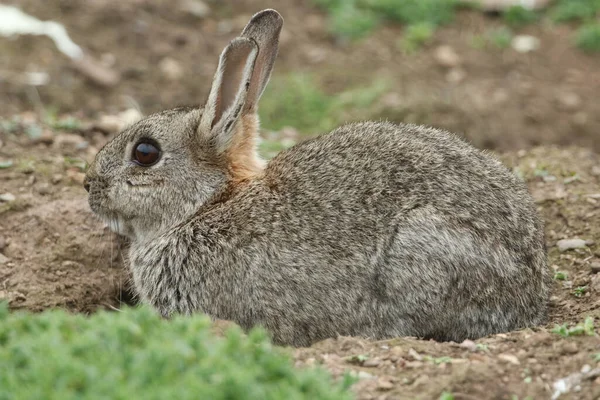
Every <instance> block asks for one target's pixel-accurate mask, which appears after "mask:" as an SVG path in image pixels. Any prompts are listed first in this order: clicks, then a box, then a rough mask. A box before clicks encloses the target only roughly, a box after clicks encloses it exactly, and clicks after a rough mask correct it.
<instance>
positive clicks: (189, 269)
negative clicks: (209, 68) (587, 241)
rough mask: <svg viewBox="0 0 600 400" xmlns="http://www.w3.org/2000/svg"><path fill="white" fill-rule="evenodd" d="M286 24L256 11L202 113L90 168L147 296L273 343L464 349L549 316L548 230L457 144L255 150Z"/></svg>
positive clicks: (369, 136)
mask: <svg viewBox="0 0 600 400" xmlns="http://www.w3.org/2000/svg"><path fill="white" fill-rule="evenodd" d="M282 26H283V19H282V17H281V16H280V15H279V13H277V12H276V11H274V10H264V11H261V12H259V13H257V14H255V15H254V16H253V17H252V18H251V20H250V22H249V23H248V25H247V26H246V27H245V28H244V30H243V32H242V34H241V36H239V37H237V38H235V39H233V40H232V41H231V42H230V44H229V45H228V46H227V47H226V48H225V49H224V51H223V52H222V54H221V56H220V59H219V65H218V68H217V72H216V74H215V76H214V81H213V84H212V88H211V90H210V93H209V95H208V100H207V102H206V104H205V106H204V107H180V108H176V109H172V110H168V111H163V112H159V113H157V114H153V115H150V116H148V117H146V118H145V119H142V120H141V121H139V122H137V123H135V124H134V125H132V126H130V127H128V128H126V129H124V130H123V131H122V132H121V133H119V134H118V135H117V136H116V137H115V138H114V139H113V140H112V141H110V142H109V143H108V144H106V145H105V147H103V148H102V149H101V150H100V151H99V152H98V154H97V156H96V158H95V159H94V161H93V162H92V163H91V164H90V166H89V168H88V171H87V173H86V177H85V181H84V187H85V189H86V190H87V191H88V192H89V204H90V207H91V209H92V210H93V212H94V213H95V214H96V215H97V216H98V217H99V218H101V219H102V220H104V221H105V222H106V223H107V224H108V225H109V226H110V227H111V229H112V230H113V231H115V232H117V233H119V234H121V235H124V236H126V237H128V238H129V240H130V249H129V255H128V257H127V258H128V260H127V262H128V264H129V265H128V267H129V268H130V270H131V272H132V276H133V283H134V286H135V290H136V292H137V293H138V295H139V297H140V299H141V300H142V301H143V302H144V303H147V304H150V305H151V306H152V307H154V308H155V309H156V310H157V311H158V312H159V313H160V314H161V315H162V316H164V317H165V318H169V317H170V316H172V315H174V314H183V315H190V314H193V313H204V314H208V315H209V316H210V317H212V318H214V319H220V320H228V321H233V322H235V323H236V324H238V325H240V326H241V327H242V328H243V329H245V330H248V329H251V328H252V327H255V326H261V327H263V328H264V329H265V330H266V331H267V332H268V333H269V334H270V336H271V338H272V340H273V342H274V343H275V344H278V345H284V346H295V347H299V346H309V345H311V344H313V343H315V342H317V341H320V340H324V339H326V338H335V337H338V336H357V337H364V338H370V339H377V340H379V339H386V338H394V337H402V336H411V337H419V338H423V339H434V340H438V341H454V342H461V341H463V340H465V339H475V338H479V337H483V336H486V335H489V334H494V333H499V332H506V331H510V330H515V329H520V328H526V327H533V326H536V325H539V324H543V323H544V321H546V318H547V302H548V296H549V287H550V282H549V269H548V268H547V259H546V247H545V240H544V233H543V224H542V221H541V220H540V218H539V216H538V215H537V212H536V208H535V205H534V202H533V201H532V198H531V196H530V194H529V192H528V190H527V187H526V185H525V183H524V182H523V181H522V180H520V179H519V178H517V177H516V176H515V175H514V174H513V173H512V172H511V171H510V170H509V169H508V168H506V167H505V166H504V165H503V164H501V163H500V162H499V161H497V160H496V159H495V158H493V157H492V156H491V155H489V154H487V153H484V152H482V151H480V150H478V149H476V148H474V147H473V146H471V145H470V144H468V143H467V142H466V141H465V140H463V139H462V138H459V137H458V136H456V135H454V134H451V133H448V132H445V131H443V130H439V129H434V128H430V127H424V126H417V125H411V124H393V123H389V122H359V123H349V124H346V125H343V126H341V127H339V128H337V129H335V130H333V131H332V132H330V133H327V134H323V135H321V136H319V137H316V138H313V139H309V140H306V141H304V142H301V143H299V144H297V145H295V146H293V147H291V148H290V149H287V150H284V151H282V152H281V153H279V154H278V155H277V156H275V157H274V158H273V159H272V160H270V161H269V162H268V163H267V162H265V161H263V160H262V159H261V158H260V157H259V155H258V154H257V141H258V139H259V138H258V129H259V121H258V117H257V106H258V101H259V98H260V97H261V94H262V93H263V90H264V89H265V86H266V84H267V82H268V80H269V77H270V75H271V70H272V69H273V64H274V61H275V58H276V55H277V51H278V41H279V34H280V31H281V29H282Z"/></svg>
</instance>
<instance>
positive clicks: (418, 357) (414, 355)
mask: <svg viewBox="0 0 600 400" xmlns="http://www.w3.org/2000/svg"><path fill="white" fill-rule="evenodd" d="M408 355H409V356H410V357H412V359H413V360H415V361H421V360H423V357H422V356H421V355H420V354H419V353H417V352H416V351H415V349H413V348H410V349H408Z"/></svg>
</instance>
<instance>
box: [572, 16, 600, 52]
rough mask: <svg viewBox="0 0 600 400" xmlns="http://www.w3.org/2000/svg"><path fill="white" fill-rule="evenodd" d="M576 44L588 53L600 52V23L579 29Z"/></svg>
mask: <svg viewBox="0 0 600 400" xmlns="http://www.w3.org/2000/svg"><path fill="white" fill-rule="evenodd" d="M575 44H576V45H577V46H578V47H579V48H580V49H582V50H583V51H586V52H588V53H598V52H600V23H598V22H596V23H590V24H587V25H584V26H582V27H581V28H579V30H578V31H577V34H576V35H575Z"/></svg>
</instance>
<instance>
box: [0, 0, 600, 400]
mask: <svg viewBox="0 0 600 400" xmlns="http://www.w3.org/2000/svg"><path fill="white" fill-rule="evenodd" d="M16 3H18V4H20V5H22V6H23V8H24V9H25V10H26V11H27V12H31V13H33V14H35V15H38V16H39V17H41V18H55V19H58V20H60V21H61V22H63V23H64V24H65V25H66V26H67V28H68V30H69V32H70V33H71V36H72V37H73V38H74V40H75V41H78V42H79V43H80V44H82V45H84V46H85V47H86V48H89V49H90V50H92V52H93V53H94V54H96V55H100V54H102V53H111V54H113V55H114V56H115V59H116V68H117V69H118V70H119V71H120V72H121V73H122V74H123V78H122V81H121V84H120V85H118V86H117V87H115V88H112V89H107V88H99V87H95V86H93V85H91V84H90V83H89V82H87V81H86V80H85V79H83V78H82V77H81V76H80V75H78V74H77V73H76V72H74V71H72V70H70V69H68V68H67V66H68V62H67V60H66V59H64V58H62V57H61V56H59V55H57V54H56V52H55V51H54V49H53V47H52V45H51V43H50V42H49V41H48V40H46V39H40V38H19V39H17V40H15V41H12V42H8V41H6V40H0V52H1V53H2V54H11V56H10V57H2V58H0V76H8V75H6V74H9V72H10V73H11V74H13V75H11V76H14V74H15V73H19V72H20V71H22V70H24V69H26V68H28V66H29V67H31V66H33V65H35V66H37V67H41V68H43V69H46V70H47V71H48V72H49V73H50V75H51V83H50V84H49V85H47V86H44V87H41V88H39V89H38V93H39V96H40V99H41V103H37V105H40V104H41V105H45V106H48V105H58V106H59V107H61V109H63V110H64V111H70V112H72V113H75V114H76V115H78V116H79V117H81V118H84V119H86V120H89V121H95V120H96V117H97V114H98V113H109V114H114V113H116V112H118V111H120V110H122V109H124V108H127V107H129V106H130V104H128V103H127V100H126V99H127V96H129V97H130V98H134V99H135V100H136V101H137V102H138V103H139V104H140V105H141V107H142V109H143V111H145V112H150V111H155V110H158V109H161V108H166V107H169V106H172V105H175V104H179V103H188V102H200V101H201V100H202V99H203V97H204V96H205V95H206V92H207V90H208V85H209V82H210V78H211V76H212V73H213V69H214V67H215V64H214V63H215V60H216V55H217V54H218V52H219V51H220V49H221V48H222V47H223V46H224V45H225V43H226V41H227V40H229V39H230V38H231V36H232V33H222V32H221V30H223V29H224V28H223V26H225V27H227V24H225V25H223V23H221V25H219V24H218V22H217V21H229V22H230V23H231V25H232V28H231V29H233V31H234V32H235V31H238V30H239V29H240V28H241V26H242V25H243V23H244V22H245V21H246V20H247V17H248V15H250V14H251V13H252V12H253V11H255V10H257V9H259V8H263V7H264V5H263V4H260V2H258V1H250V0H244V1H241V2H236V6H235V8H234V7H233V6H232V4H233V2H224V4H223V5H219V6H216V5H214V6H213V11H214V14H213V16H212V17H210V18H208V19H205V20H196V19H194V18H191V17H190V16H189V15H185V14H184V13H182V12H181V11H179V10H178V8H177V7H172V6H170V5H169V4H167V2H164V3H162V2H160V4H164V5H152V4H154V3H153V2H150V1H144V0H136V1H133V0H128V1H119V2H114V3H113V2H111V3H110V7H107V6H106V1H101V0H94V1H89V2H85V5H84V2H70V1H60V0H48V1H45V2H38V1H33V0H22V1H18V2H16ZM157 3H158V2H157ZM169 3H170V2H169ZM278 8H279V9H280V10H281V11H282V12H283V13H284V16H285V17H286V31H287V33H286V34H285V36H284V39H283V41H282V42H283V43H282V51H281V57H280V60H279V64H278V67H277V69H278V73H280V74H281V73H285V72H286V71H291V70H293V69H303V70H306V71H313V72H315V74H316V75H317V76H318V77H319V79H320V80H321V81H322V82H323V84H324V85H325V87H326V88H327V90H328V91H330V92H336V91H338V90H341V89H343V88H345V87H347V86H351V85H354V84H365V83H367V82H368V81H370V78H365V76H364V74H363V71H372V73H373V74H376V75H380V76H384V77H386V78H388V79H389V82H390V93H392V94H394V93H396V94H397V96H396V97H398V98H396V99H395V97H394V95H389V94H388V95H386V96H384V97H385V99H384V100H382V102H381V108H380V112H381V115H382V116H388V117H392V118H395V119H399V120H400V119H401V120H409V121H416V122H428V123H431V124H433V125H437V126H442V127H447V128H450V129H452V130H454V131H459V132H460V131H462V132H465V133H466V135H467V136H468V137H469V138H471V139H472V140H473V141H474V142H475V144H476V145H479V146H487V147H494V148H497V149H500V150H505V149H511V151H510V152H506V153H502V155H501V158H502V159H503V160H504V161H505V162H506V163H507V164H508V165H511V166H513V167H515V171H516V172H517V173H519V174H522V175H523V176H524V178H525V179H526V180H527V182H528V184H529V187H530V189H531V192H532V194H533V196H534V198H535V199H536V201H537V202H538V205H539V211H540V213H541V215H542V216H543V217H544V220H545V221H546V233H547V245H548V249H549V267H550V268H553V269H555V270H556V271H558V272H562V273H565V274H566V279H565V280H555V284H554V291H553V294H552V299H551V315H550V321H549V323H548V325H547V326H545V327H540V328H539V329H535V330H526V331H521V332H512V333H507V334H501V335H494V336H492V337H489V338H484V339H480V340H477V341H475V343H469V342H467V343H463V344H461V345H459V344H455V343H435V342H428V341H421V340H416V339H411V338H401V339H394V340H390V341H378V342H374V341H369V340H365V339H358V338H338V339H331V340H326V341H324V342H321V343H318V344H316V345H315V346H313V347H311V348H307V349H293V350H290V351H291V352H292V353H293V354H294V357H295V359H296V362H297V364H298V366H309V365H323V366H324V367H325V368H326V369H328V370H330V371H331V372H332V373H333V374H334V375H336V376H340V375H341V374H342V373H343V372H344V371H347V370H350V371H354V372H353V373H354V374H356V375H358V378H359V380H358V382H357V383H356V384H355V386H354V390H355V391H356V393H357V397H358V398H360V399H405V398H406V399H437V398H439V397H440V395H441V393H443V392H444V391H449V392H452V393H453V394H454V396H455V398H456V399H482V398H486V399H487V398H489V399H511V400H512V399H520V400H523V399H525V398H527V396H531V398H532V399H546V398H551V397H552V395H553V393H554V392H555V391H556V389H555V387H554V385H555V383H556V382H557V380H559V379H562V378H565V377H568V376H570V375H571V374H577V373H580V372H581V371H582V370H583V371H587V370H588V369H591V370H592V372H590V373H588V374H582V375H580V376H579V378H580V379H579V380H580V381H577V377H575V378H572V379H571V380H573V381H577V382H575V383H574V384H573V385H572V387H571V388H570V390H569V392H568V393H567V394H565V395H563V396H561V397H560V398H561V399H562V398H572V399H598V398H600V372H598V371H597V370H594V369H597V368H600V355H599V353H600V337H599V336H598V335H596V336H577V337H568V338H562V337H561V336H560V335H558V334H555V333H552V332H551V330H552V328H553V327H554V325H555V324H567V325H568V326H573V325H575V324H577V323H582V322H583V321H584V319H585V318H586V317H588V316H591V317H594V318H595V319H596V320H597V321H598V320H600V273H596V274H594V273H593V272H592V264H593V263H596V264H595V265H597V263H600V155H599V154H598V153H597V152H594V151H597V150H599V149H600V140H598V139H597V138H598V136H597V135H598V134H597V131H598V130H600V103H598V102H597V101H596V95H597V93H598V92H599V91H598V89H599V88H598V86H599V82H600V79H598V78H599V77H600V68H599V67H600V58H598V57H596V58H593V57H591V56H586V55H584V54H582V53H580V52H579V51H578V50H576V49H573V48H572V47H571V45H570V41H569V39H568V34H569V32H570V31H569V28H564V27H561V28H558V29H554V28H553V29H551V30H550V29H547V28H541V27H531V28H528V31H530V32H531V33H534V34H535V35H536V36H538V37H540V38H541V40H542V49H543V51H539V52H537V53H533V54H531V55H518V54H516V53H514V52H513V51H512V50H506V51H499V50H497V49H496V50H493V49H489V50H475V49H472V48H471V47H470V46H469V38H470V37H471V36H472V35H473V34H474V33H476V32H483V31H484V30H485V29H487V27H484V23H487V24H488V26H489V20H486V19H485V18H484V17H482V16H480V15H478V14H475V13H464V14H462V15H461V16H460V21H459V23H458V24H455V25H453V26H451V27H448V28H444V29H443V30H442V31H441V32H440V33H438V34H437V35H436V38H437V39H436V43H450V44H451V45H452V46H453V47H454V48H455V49H456V50H457V52H458V53H459V54H460V55H461V57H462V59H463V68H464V70H465V71H466V73H467V77H466V79H465V80H464V81H463V82H462V83H460V84H452V83H448V82H447V81H446V79H445V74H446V71H445V70H444V69H443V68H441V67H439V66H438V65H437V63H436V62H435V61H434V56H433V48H434V47H435V44H436V43H434V44H433V46H432V48H431V49H429V48H428V49H426V50H425V51H423V52H421V53H417V54H416V55H413V56H410V57H408V56H402V55H401V54H399V53H398V52H397V51H396V50H395V41H396V40H397V39H398V35H399V34H400V28H398V27H384V28H383V29H381V30H380V31H378V32H377V33H376V34H375V35H374V36H373V37H370V38H368V39H365V40H364V41H363V42H360V43H358V44H355V45H352V46H351V47H348V48H345V47H340V45H337V44H335V42H334V41H333V40H332V39H331V38H330V37H329V36H328V35H327V33H326V26H325V22H324V19H323V17H322V16H321V15H320V14H319V13H318V11H317V10H316V9H314V8H313V7H311V6H309V5H307V2H292V1H291V0H286V1H282V2H281V4H280V5H279V4H278ZM219 26H220V28H219ZM91 33H93V34H91ZM23 49H26V50H27V51H23ZM315 49H317V50H315ZM319 51H321V52H322V53H321V54H326V55H327V57H325V58H324V59H321V58H320V57H316V56H315V54H317V53H318V52H319ZM166 56H169V57H173V58H176V59H177V60H178V61H179V62H180V63H181V66H182V67H183V68H184V75H183V77H182V78H181V79H180V80H177V81H169V82H167V81H166V80H165V77H164V75H163V74H162V73H161V72H159V71H157V69H156V68H155V65H156V64H157V63H158V62H159V61H160V60H161V59H162V58H164V57H166ZM341 67H343V68H341ZM340 70H343V71H345V72H344V74H340V73H339V71H340ZM3 74H4V75H3ZM573 93H574V94H575V95H576V97H578V98H579V99H580V102H578V103H577V104H576V105H573V104H571V105H569V106H567V107H566V108H565V104H564V103H561V99H563V96H564V95H565V94H566V95H570V94H573ZM30 95H31V88H28V87H26V86H23V85H21V84H19V83H18V82H17V81H15V80H11V79H5V80H3V79H1V78H0V96H2V98H3V99H7V100H8V101H2V102H1V103H0V115H4V116H13V115H19V116H21V119H22V120H24V121H29V122H30V123H33V124H39V125H40V126H42V136H41V137H40V138H37V139H30V138H29V137H28V136H27V135H26V134H25V133H24V130H23V127H19V128H17V130H16V131H15V132H14V133H10V134H9V133H7V132H5V131H3V130H2V129H1V128H0V162H2V161H5V160H9V159H10V160H12V161H13V163H14V165H13V166H12V167H10V168H6V169H0V195H2V194H5V193H11V194H13V195H14V196H15V200H14V201H11V202H8V203H7V202H0V300H8V301H9V304H10V307H11V308H13V309H28V310H33V311H40V310H44V309H47V308H54V307H61V308H65V309H67V310H70V311H73V312H92V311H94V310H96V309H98V308H118V307H119V306H121V305H122V304H129V303H133V302H134V300H133V299H132V296H131V294H130V292H129V291H128V290H127V287H128V284H127V282H128V279H127V273H126V272H125V271H124V269H123V268H122V265H123V260H122V257H121V254H122V252H121V251H120V249H121V247H122V244H121V243H120V241H119V239H118V238H116V237H115V236H114V235H112V234H110V233H109V232H108V231H107V229H106V228H105V227H103V226H102V224H100V223H99V222H97V221H96V220H95V219H94V218H93V216H92V215H91V213H90V211H89V208H88V206H87V202H86V194H85V191H84V190H83V189H82V187H81V180H82V172H81V165H79V164H77V162H74V161H73V160H72V159H71V158H69V157H78V158H81V159H84V160H87V161H90V160H91V159H92V158H93V156H94V154H95V153H96V151H97V149H98V148H99V147H100V146H101V145H102V144H103V143H104V142H106V140H107V139H109V137H106V136H104V135H103V134H101V133H99V132H94V131H93V130H91V129H87V128H86V129H83V130H82V131H80V132H76V133H68V132H60V131H56V130H51V129H49V128H48V127H47V126H45V125H43V124H42V123H40V122H39V118H40V116H39V114H37V113H34V112H31V111H29V110H31V109H32V108H34V106H33V105H32V103H31V102H30V100H31V98H35V96H33V97H31V96H30ZM124 99H125V100H124ZM392 100H393V101H392ZM561 104H562V105H561ZM398 110H400V111H398ZM594 135H595V136H594ZM538 143H544V146H542V147H533V148H531V147H530V146H531V145H534V144H538ZM552 144H563V145H564V144H577V145H579V147H571V146H569V147H554V146H552ZM86 146H87V147H86ZM521 148H526V150H519V149H521ZM594 149H595V150H594ZM565 238H569V239H570V238H581V239H584V240H588V241H589V246H587V247H585V248H583V249H577V250H570V251H566V252H559V251H558V249H557V247H556V242H557V241H558V240H560V239H565ZM592 242H593V243H592ZM3 256H4V257H3ZM578 288H583V289H578ZM596 325H598V323H596ZM596 331H597V333H600V332H598V329H596ZM358 356H360V357H358ZM594 371H596V372H594Z"/></svg>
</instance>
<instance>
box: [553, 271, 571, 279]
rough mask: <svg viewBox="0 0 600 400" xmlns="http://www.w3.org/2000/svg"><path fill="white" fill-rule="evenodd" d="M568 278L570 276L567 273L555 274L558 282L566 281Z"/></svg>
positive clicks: (557, 272)
mask: <svg viewBox="0 0 600 400" xmlns="http://www.w3.org/2000/svg"><path fill="white" fill-rule="evenodd" d="M567 278H568V275H567V273H566V272H563V271H556V272H555V273H554V280H556V281H566V280H567Z"/></svg>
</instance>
